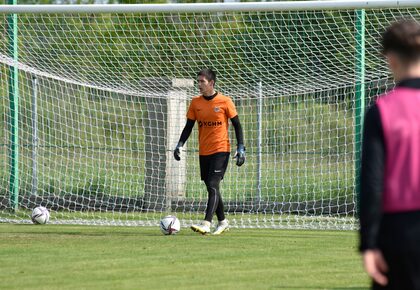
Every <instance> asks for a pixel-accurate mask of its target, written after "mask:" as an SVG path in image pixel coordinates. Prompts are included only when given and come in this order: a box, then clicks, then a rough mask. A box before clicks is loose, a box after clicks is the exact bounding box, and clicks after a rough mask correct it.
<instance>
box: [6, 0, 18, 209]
mask: <svg viewBox="0 0 420 290" xmlns="http://www.w3.org/2000/svg"><path fill="white" fill-rule="evenodd" d="M8 4H9V5H16V4H17V0H8ZM7 33H8V40H9V55H10V57H12V58H13V60H14V61H15V62H17V60H18V47H17V14H10V15H8V16H7ZM8 73H9V102H10V113H9V114H10V115H9V120H8V121H9V130H10V140H9V168H10V183H9V190H10V207H11V208H12V210H16V209H17V207H18V200H19V167H18V162H19V134H18V133H19V132H18V130H19V123H18V121H19V106H18V105H19V87H18V68H17V66H16V65H13V66H9V69H8Z"/></svg>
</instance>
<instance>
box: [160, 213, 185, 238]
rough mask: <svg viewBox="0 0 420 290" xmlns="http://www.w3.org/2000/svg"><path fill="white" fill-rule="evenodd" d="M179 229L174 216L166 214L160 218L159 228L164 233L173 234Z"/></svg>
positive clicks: (179, 225) (179, 226) (177, 220)
mask: <svg viewBox="0 0 420 290" xmlns="http://www.w3.org/2000/svg"><path fill="white" fill-rule="evenodd" d="M180 229H181V224H180V223H179V219H177V218H176V216H173V215H168V216H166V217H164V218H162V219H161V220H160V230H161V231H162V233H163V234H164V235H175V234H176V233H178V232H179V230H180Z"/></svg>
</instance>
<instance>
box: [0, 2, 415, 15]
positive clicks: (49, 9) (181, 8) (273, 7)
mask: <svg viewBox="0 0 420 290" xmlns="http://www.w3.org/2000/svg"><path fill="white" fill-rule="evenodd" d="M408 7H420V1H418V0H352V1H347V0H345V1H337V0H326V1H293V2H292V1H276V2H248V3H193V4H125V5H124V4H122V5H121V4H110V5H109V4H83V5H76V4H74V5H73V4H69V5H0V13H3V14H8V13H41V14H42V13H67V14H74V13H77V14H83V13H181V12H187V13H202V12H255V11H260V12H267V11H301V10H328V9H333V10H345V9H379V8H408Z"/></svg>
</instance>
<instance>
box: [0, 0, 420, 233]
mask: <svg viewBox="0 0 420 290" xmlns="http://www.w3.org/2000/svg"><path fill="white" fill-rule="evenodd" d="M419 12H420V3H419V2H418V1H408V0H400V1H379V0H371V1H370V0H365V1H290V2H289V1H282V2H248V3H211V4H204V3H198V4H135V5H0V14H2V15H3V16H4V17H2V18H1V19H0V27H1V28H2V29H1V30H0V31H2V32H1V33H3V36H4V37H3V39H7V37H9V39H10V40H9V42H12V41H15V42H14V44H15V45H14V46H13V47H14V49H13V53H12V52H11V50H10V48H11V44H10V43H2V44H0V68H1V74H0V82H1V84H2V85H1V87H0V90H1V92H2V94H1V95H0V114H1V116H2V117H3V118H2V119H3V120H4V122H2V124H1V125H0V126H1V130H0V137H1V140H2V142H1V146H2V149H3V150H1V151H0V152H1V154H0V222H19V223H20V222H21V223H28V222H30V218H29V213H30V211H31V209H32V208H33V207H35V206H37V205H42V206H45V207H47V208H48V209H49V210H50V212H51V218H50V222H51V223H70V224H98V225H102V224H106V225H108V224H109V225H157V224H158V221H159V219H160V218H161V217H162V216H164V215H166V214H168V213H171V214H175V215H177V217H178V218H179V219H180V221H181V224H182V226H184V227H185V226H189V225H191V223H193V222H197V221H198V220H200V219H202V218H203V217H204V210H205V208H206V202H207V192H206V188H205V186H204V184H203V183H202V182H201V181H200V169H199V164H198V140H197V139H198V136H197V135H198V133H197V129H196V128H194V129H193V133H192V135H191V136H190V138H189V140H188V142H187V144H186V146H184V148H183V150H184V151H183V152H182V153H183V155H182V157H183V159H182V160H181V162H176V161H174V160H173V149H174V147H175V145H176V142H177V140H178V138H179V136H180V134H181V131H182V128H183V126H184V124H185V120H186V119H185V114H186V110H187V108H188V104H189V102H190V100H191V98H192V97H193V96H195V95H198V89H197V86H196V84H195V79H196V74H197V72H198V71H199V70H200V69H202V68H204V67H211V68H213V69H215V71H216V72H217V82H216V89H217V90H218V91H220V92H222V93H223V94H225V95H229V96H231V97H232V99H233V101H234V102H235V104H236V107H237V110H238V113H239V117H240V120H241V123H242V126H243V129H244V137H245V143H246V144H245V145H246V148H247V152H246V154H247V160H246V162H245V165H244V166H242V167H236V166H235V164H234V162H230V164H229V167H228V170H227V173H226V176H225V178H224V180H223V182H222V184H221V194H222V197H223V200H224V202H225V210H226V213H227V218H228V219H229V220H230V223H231V225H232V226H233V227H269V228H317V229H355V228H356V227H357V216H356V213H357V206H356V205H357V186H358V182H357V176H358V169H359V166H360V165H359V160H358V158H359V157H360V144H361V128H362V121H363V115H364V107H365V104H366V106H368V105H369V104H370V103H371V102H372V101H373V100H374V99H375V97H376V96H377V95H378V94H380V93H382V92H385V91H387V90H389V89H391V88H392V86H393V85H394V83H393V81H392V77H391V75H390V73H389V71H388V69H387V66H386V63H385V62H384V60H383V59H382V58H381V56H380V46H379V45H380V44H379V39H380V36H381V33H382V32H383V30H384V29H385V28H386V27H387V26H388V25H389V24H390V23H392V22H393V21H395V20H397V19H401V18H409V19H416V20H420V16H419V15H420V13H419ZM10 15H13V17H14V19H15V22H14V25H15V27H16V33H15V34H13V35H14V38H13V37H10V36H11V35H12V34H11V30H10V21H9V20H8V19H10ZM8 16H9V17H8ZM8 27H9V29H8ZM13 39H14V40H13ZM11 72H13V73H11ZM12 80H13V81H12ZM15 109H16V110H15ZM13 124H15V127H16V128H15V129H13ZM196 126H197V125H196ZM14 134H15V135H14ZM229 134H230V137H231V141H232V148H233V149H234V148H235V145H236V139H235V135H234V131H233V129H232V128H230V129H229ZM233 149H232V150H233ZM13 150H15V151H16V154H15V155H13V154H11V153H12V152H13ZM232 153H233V152H232ZM14 178H15V179H14ZM12 183H13V184H12Z"/></svg>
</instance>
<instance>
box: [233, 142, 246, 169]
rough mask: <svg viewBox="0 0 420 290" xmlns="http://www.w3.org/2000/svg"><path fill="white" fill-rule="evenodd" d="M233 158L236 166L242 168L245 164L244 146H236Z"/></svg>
mask: <svg viewBox="0 0 420 290" xmlns="http://www.w3.org/2000/svg"><path fill="white" fill-rule="evenodd" d="M234 158H236V165H237V166H242V165H243V164H244V163H245V146H244V145H243V144H238V147H237V148H236V153H235V157H234Z"/></svg>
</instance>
